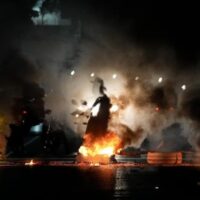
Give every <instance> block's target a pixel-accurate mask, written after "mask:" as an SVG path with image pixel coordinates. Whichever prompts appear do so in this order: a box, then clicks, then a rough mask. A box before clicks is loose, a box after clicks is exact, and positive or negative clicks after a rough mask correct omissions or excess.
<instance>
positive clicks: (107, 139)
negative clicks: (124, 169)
mask: <svg viewBox="0 0 200 200" xmlns="http://www.w3.org/2000/svg"><path fill="white" fill-rule="evenodd" d="M121 144H122V141H121V139H120V137H119V136H117V135H116V134H115V133H111V132H110V133H109V132H107V133H105V134H104V135H102V136H98V137H96V136H94V135H93V134H90V133H86V134H85V136H84V142H83V145H82V146H81V147H80V148H79V153H80V155H79V156H78V158H77V161H78V162H86V163H101V164H108V163H110V162H111V160H110V159H111V156H113V155H114V154H116V153H119V151H120V150H121Z"/></svg>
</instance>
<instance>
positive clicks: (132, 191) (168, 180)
mask: <svg viewBox="0 0 200 200" xmlns="http://www.w3.org/2000/svg"><path fill="white" fill-rule="evenodd" d="M0 195H1V199H11V198H12V199H19V200H21V199H28V200H29V199H55V200H57V199H75V198H78V199H102V200H106V199H134V200H136V199H168V200H170V199H188V200H189V199H199V198H200V168H193V167H140V168H138V167H132V166H113V165H107V166H60V167H58V166H56V167H55V166H17V167H16V166H15V167H13V166H10V167H0Z"/></svg>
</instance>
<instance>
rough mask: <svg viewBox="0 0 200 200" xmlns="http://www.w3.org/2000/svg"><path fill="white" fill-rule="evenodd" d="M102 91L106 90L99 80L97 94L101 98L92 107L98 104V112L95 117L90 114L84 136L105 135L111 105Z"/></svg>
mask: <svg viewBox="0 0 200 200" xmlns="http://www.w3.org/2000/svg"><path fill="white" fill-rule="evenodd" d="M104 90H106V88H105V87H104V84H103V81H102V80H101V82H100V87H99V92H100V94H101V95H102V96H100V97H98V98H97V99H96V101H95V102H94V104H93V106H92V108H94V107H95V106H97V105H98V104H99V110H98V113H97V115H96V116H93V115H92V114H91V116H90V119H89V121H88V125H87V128H86V134H88V133H89V134H94V135H96V136H101V135H103V134H106V133H107V129H108V121H109V117H110V107H111V103H110V98H109V97H108V96H107V95H106V94H105V93H104Z"/></svg>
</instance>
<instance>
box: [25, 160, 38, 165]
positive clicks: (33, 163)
mask: <svg viewBox="0 0 200 200" xmlns="http://www.w3.org/2000/svg"><path fill="white" fill-rule="evenodd" d="M35 164H36V163H35V162H34V161H33V160H30V161H29V162H25V165H26V166H33V165H35Z"/></svg>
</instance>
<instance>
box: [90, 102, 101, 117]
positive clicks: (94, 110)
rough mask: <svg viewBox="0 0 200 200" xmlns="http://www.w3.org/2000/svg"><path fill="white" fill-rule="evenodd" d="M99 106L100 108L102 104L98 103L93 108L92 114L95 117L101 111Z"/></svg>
mask: <svg viewBox="0 0 200 200" xmlns="http://www.w3.org/2000/svg"><path fill="white" fill-rule="evenodd" d="M99 108H100V105H99V104H97V105H96V106H95V107H93V108H92V116H93V117H96V116H97V115H98V113H99Z"/></svg>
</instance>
